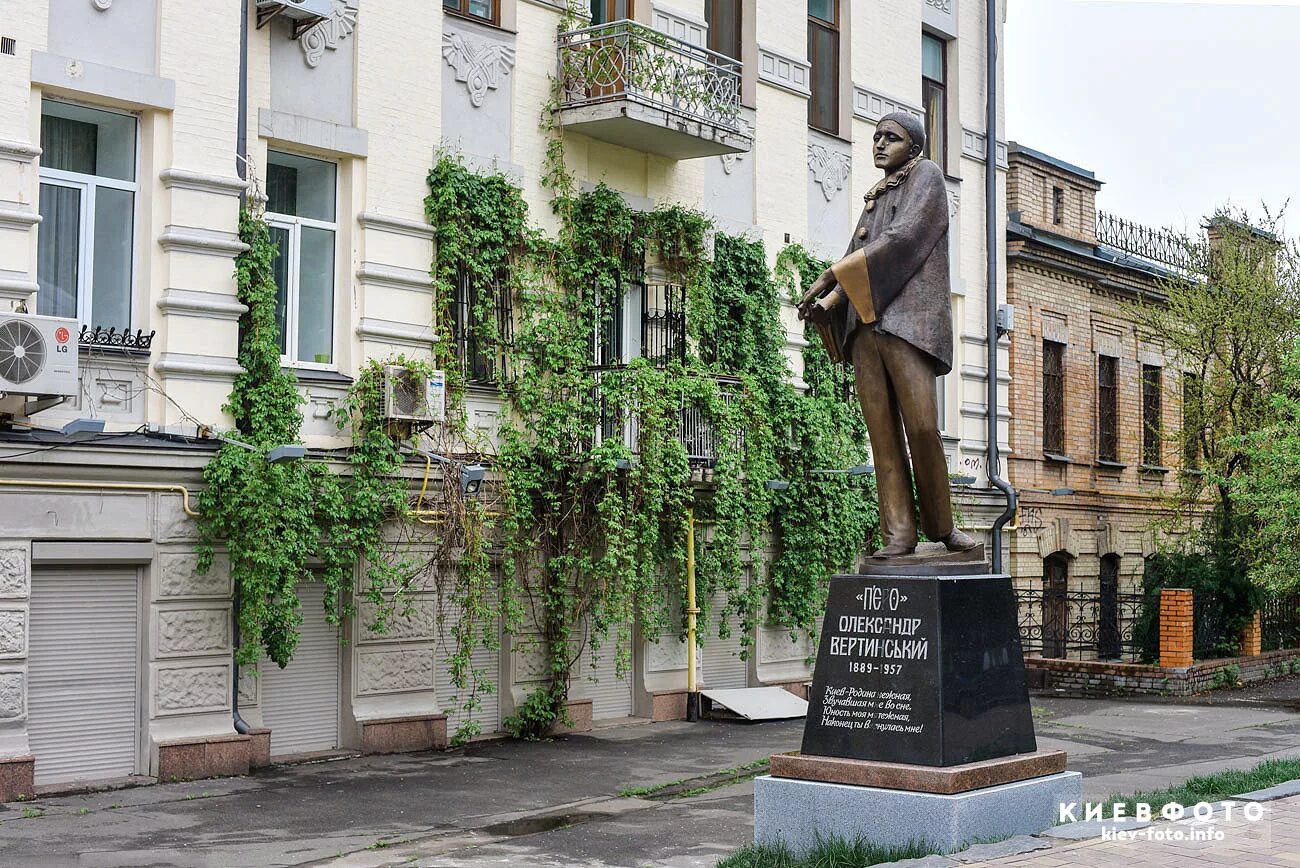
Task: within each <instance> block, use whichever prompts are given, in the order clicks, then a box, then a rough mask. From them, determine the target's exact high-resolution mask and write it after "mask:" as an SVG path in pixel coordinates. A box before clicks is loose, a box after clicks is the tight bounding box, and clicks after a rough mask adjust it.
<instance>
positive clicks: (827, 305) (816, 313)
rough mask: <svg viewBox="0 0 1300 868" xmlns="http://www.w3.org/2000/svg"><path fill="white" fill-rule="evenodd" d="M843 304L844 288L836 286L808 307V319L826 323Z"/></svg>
mask: <svg viewBox="0 0 1300 868" xmlns="http://www.w3.org/2000/svg"><path fill="white" fill-rule="evenodd" d="M843 304H844V290H842V289H840V288H839V287H836V288H835V289H834V290H833V291H831V292H828V293H827V294H826V295H823V296H822V297H821V298H819V299H817V300H816V301H814V302H813V303H812V304H811V305H810V306H809V307H808V317H807V318H808V319H810V320H812V321H813V322H815V323H819V324H820V323H828V322H830V321H831V320H832V319H833V318H834V317H835V312H836V311H837V310H839V308H840V306H841V305H843Z"/></svg>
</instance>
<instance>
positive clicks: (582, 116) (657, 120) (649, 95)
mask: <svg viewBox="0 0 1300 868" xmlns="http://www.w3.org/2000/svg"><path fill="white" fill-rule="evenodd" d="M740 71H741V64H740V61H738V60H733V59H731V58H729V57H725V56H723V55H721V54H718V53H716V52H713V51H709V50H708V49H706V48H700V47H699V46H696V45H692V44H690V43H689V42H684V41H682V40H680V39H677V38H675V37H672V36H668V35H667V34H664V33H660V32H659V31H658V30H654V29H653V28H650V27H646V26H644V25H641V24H637V23H636V22H634V21H615V22H613V23H611V24H600V25H596V26H594V27H584V28H582V29H581V30H572V31H569V32H567V33H561V34H560V35H559V80H560V106H559V110H558V112H557V115H558V118H557V120H558V122H559V123H560V124H561V125H562V126H563V127H565V128H567V129H571V130H573V131H575V132H579V133H582V134H583V135H587V136H591V137H592V138H594V139H600V140H601V141H605V142H610V143H611V144H615V145H621V146H623V147H625V148H632V149H634V150H639V151H644V152H647V153H651V154H658V155H659V156H663V157H669V158H670V159H674V160H689V159H693V158H695V157H708V156H716V155H722V154H742V153H746V152H748V151H749V149H750V147H751V145H752V144H753V139H752V138H751V137H750V136H749V135H748V133H747V132H746V131H745V127H744V124H743V123H742V121H741V119H740Z"/></svg>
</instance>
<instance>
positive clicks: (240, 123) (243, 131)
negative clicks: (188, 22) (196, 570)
mask: <svg viewBox="0 0 1300 868" xmlns="http://www.w3.org/2000/svg"><path fill="white" fill-rule="evenodd" d="M239 6H240V10H239V108H238V109H237V118H238V119H237V121H236V126H235V171H236V172H238V173H239V179H240V180H241V181H247V180H248V167H247V165H246V164H245V162H244V160H245V157H246V155H247V152H248V0H240V4H239ZM243 199H244V196H243V195H241V196H240V204H241V205H242V204H243ZM240 602H241V601H240V594H239V588H238V587H236V588H235V593H234V599H233V600H232V601H231V603H232V605H231V607H230V623H231V630H230V645H231V652H230V662H231V666H233V667H234V678H232V679H231V684H230V714H231V717H232V718H233V720H234V725H235V732H237V733H239V734H240V735H247V734H248V733H249V732H250V731H251V730H252V727H251V726H249V725H248V723H247V722H246V721H245V720H244V718H243V717H241V716H240V714H239V645H240V634H239V610H240Z"/></svg>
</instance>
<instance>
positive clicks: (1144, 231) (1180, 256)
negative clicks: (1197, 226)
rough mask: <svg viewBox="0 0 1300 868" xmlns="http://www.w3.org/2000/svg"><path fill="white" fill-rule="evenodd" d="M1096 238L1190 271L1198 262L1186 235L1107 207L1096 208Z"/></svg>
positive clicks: (1110, 244)
mask: <svg viewBox="0 0 1300 868" xmlns="http://www.w3.org/2000/svg"><path fill="white" fill-rule="evenodd" d="M1097 241H1098V242H1100V243H1101V244H1105V245H1107V246H1109V247H1114V248H1115V249H1116V250H1119V251H1121V252H1123V253H1129V254H1132V255H1133V256H1138V257H1141V258H1142V259H1145V260H1147V261H1148V262H1154V263H1157V264H1160V265H1165V266H1168V267H1169V268H1172V269H1175V270H1176V271H1179V272H1183V273H1188V272H1191V271H1192V270H1193V269H1194V266H1195V257H1194V256H1193V254H1192V245H1191V242H1190V241H1189V240H1188V239H1187V238H1186V237H1185V236H1182V235H1179V234H1178V233H1176V232H1172V231H1170V230H1168V229H1153V228H1151V227H1150V226H1143V225H1142V224H1140V223H1133V222H1131V221H1128V220H1125V219H1123V218H1122V217H1116V216H1115V215H1113V214H1107V213H1106V212H1104V211H1098V212H1097Z"/></svg>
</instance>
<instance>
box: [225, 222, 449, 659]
mask: <svg viewBox="0 0 1300 868" xmlns="http://www.w3.org/2000/svg"><path fill="white" fill-rule="evenodd" d="M239 237H240V239H241V240H242V241H243V242H244V243H245V244H246V245H247V246H248V249H247V250H245V251H244V252H243V253H241V254H240V255H239V256H238V257H237V258H236V260H235V279H236V284H237V288H238V297H239V301H240V302H241V303H242V304H243V305H245V307H246V308H247V310H246V311H245V313H244V314H243V315H242V316H241V318H240V323H239V327H240V328H239V334H240V341H239V364H240V366H241V367H242V369H243V370H242V372H241V373H240V374H239V375H238V376H237V377H236V378H235V381H234V384H233V386H232V389H231V393H230V397H229V400H228V401H227V403H226V405H225V410H226V412H227V413H229V414H230V415H231V416H232V417H233V418H234V419H235V425H236V430H235V433H234V435H233V438H234V439H236V440H239V441H240V442H241V443H243V444H245V445H244V446H240V445H236V444H234V443H223V445H222V446H221V448H220V449H219V450H218V451H217V453H216V454H215V455H214V456H213V457H212V459H211V460H210V461H209V462H208V464H207V465H206V466H205V467H204V470H203V480H204V482H205V483H206V487H205V489H204V490H203V492H202V493H201V494H200V495H199V512H200V518H199V534H200V545H199V570H200V571H201V572H206V571H207V570H209V569H210V568H211V566H212V561H213V558H214V555H215V549H216V546H217V545H219V544H224V545H225V548H226V551H227V553H228V556H229V561H230V574H231V578H232V580H233V582H234V587H235V594H236V599H237V600H238V606H239V625H238V629H239V637H238V640H237V642H238V651H237V654H238V659H239V661H240V662H241V663H244V664H252V663H256V662H257V660H258V658H259V657H260V656H261V655H263V654H265V656H267V657H268V658H270V659H271V660H272V661H274V662H275V663H277V664H278V665H280V666H285V665H287V664H288V662H289V660H291V659H292V657H293V653H294V650H295V649H296V647H297V644H298V627H299V625H300V624H301V623H302V618H303V613H302V612H301V608H300V606H299V601H298V594H297V588H298V585H299V584H300V583H301V582H306V581H321V582H323V583H324V585H325V612H324V616H325V618H326V619H327V620H328V622H329V623H330V624H332V625H335V626H338V625H339V624H340V622H341V619H342V618H343V617H345V616H347V615H349V614H351V612H352V606H353V597H352V595H351V594H350V593H349V592H350V591H351V589H352V583H353V580H354V578H355V576H356V571H357V568H358V565H359V564H361V565H364V568H365V575H364V581H363V582H362V583H361V585H360V589H359V590H360V593H361V595H362V597H363V598H365V599H367V600H368V601H369V602H370V604H371V606H370V608H371V610H372V612H373V616H372V618H371V619H370V620H369V623H368V628H369V629H370V630H371V631H373V632H376V633H383V632H386V631H387V630H388V627H389V624H390V623H391V621H392V618H393V617H394V615H395V614H398V613H400V612H403V611H405V610H406V608H407V603H406V595H405V593H404V591H405V589H406V587H407V586H408V585H409V582H410V579H411V577H412V576H413V575H414V574H415V573H416V571H417V570H418V568H419V566H420V565H418V564H416V563H413V562H411V561H409V560H407V559H404V558H402V557H400V556H397V555H396V554H395V547H394V546H393V545H391V544H388V543H386V541H385V537H384V528H385V527H386V526H389V525H390V524H391V523H392V522H394V521H398V522H400V521H401V520H403V519H405V518H406V517H407V516H408V515H409V512H410V508H409V504H408V501H407V496H406V488H407V484H406V482H405V480H404V479H403V478H402V476H401V475H400V473H399V469H400V467H401V464H402V460H403V459H402V456H401V454H400V450H399V445H400V441H401V439H402V437H401V436H400V435H399V436H397V437H394V436H393V432H391V431H389V430H388V429H387V428H386V426H385V425H384V423H383V420H382V417H381V413H382V402H381V400H380V385H379V384H380V378H381V370H382V365H381V364H380V363H377V362H370V363H368V364H367V365H366V366H365V367H364V368H363V370H362V371H361V372H360V374H359V376H358V378H357V381H356V384H355V386H354V387H353V388H352V389H351V390H350V391H349V393H348V394H347V396H346V397H345V398H344V399H343V400H342V401H341V402H340V404H339V407H338V410H337V418H338V422H339V425H340V427H341V428H342V427H345V426H346V427H348V428H350V430H351V432H352V436H353V448H352V449H351V450H350V451H349V453H348V456H347V459H346V464H347V467H346V472H344V473H341V474H336V473H334V472H332V471H331V469H330V468H329V466H328V465H327V464H326V463H325V462H324V461H319V460H302V461H287V462H277V463H272V462H270V461H268V460H267V453H268V452H269V451H270V450H271V449H272V448H274V447H276V446H280V445H286V444H295V443H301V428H302V412H301V410H300V407H301V405H302V403H303V398H302V396H301V395H300V394H299V392H298V390H297V384H296V380H295V378H294V376H293V374H292V372H289V371H286V370H284V369H283V368H282V367H281V354H280V342H279V328H278V326H277V323H276V298H277V288H276V284H275V278H274V273H273V271H272V265H273V263H274V260H275V257H276V255H277V249H276V247H275V244H274V242H272V240H271V235H270V230H269V227H268V225H267V223H266V222H265V220H263V219H262V217H261V216H260V215H258V214H254V213H252V212H250V211H248V210H243V211H241V213H240V218H239ZM389 364H399V365H404V366H408V367H415V368H417V369H419V370H422V371H425V372H427V368H428V366H427V365H425V366H424V367H423V368H419V366H418V364H417V363H415V362H412V361H408V360H405V359H396V360H392V361H390V362H389ZM250 447H251V448H250ZM313 560H319V561H320V562H321V568H320V569H319V570H314V569H312V566H311V565H312V562H313ZM313 617H314V616H313Z"/></svg>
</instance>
